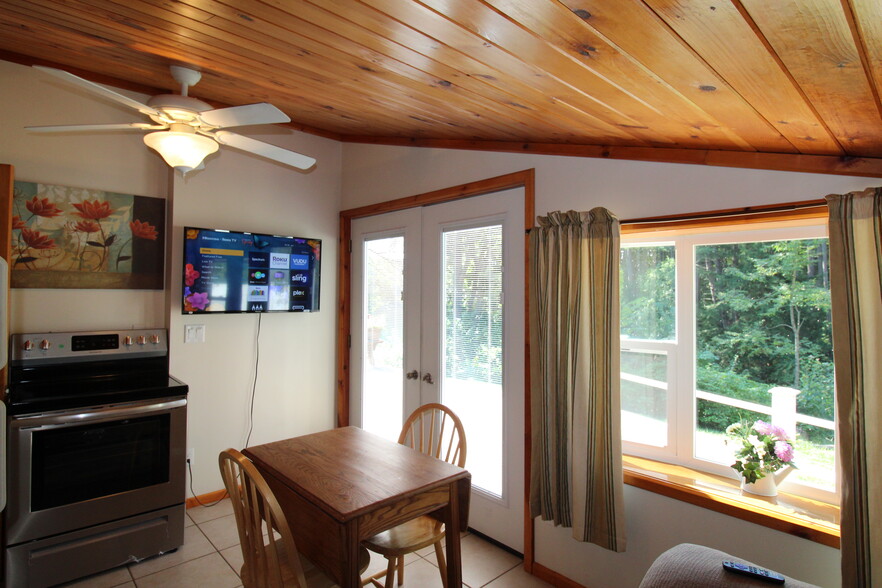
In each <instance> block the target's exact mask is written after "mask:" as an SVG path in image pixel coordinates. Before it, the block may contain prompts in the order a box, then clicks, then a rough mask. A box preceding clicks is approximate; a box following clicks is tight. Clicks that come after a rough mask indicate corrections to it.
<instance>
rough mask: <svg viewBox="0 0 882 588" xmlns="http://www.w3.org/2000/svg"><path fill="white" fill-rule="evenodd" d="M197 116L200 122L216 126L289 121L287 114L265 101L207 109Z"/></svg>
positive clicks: (239, 125)
mask: <svg viewBox="0 0 882 588" xmlns="http://www.w3.org/2000/svg"><path fill="white" fill-rule="evenodd" d="M199 118H200V119H202V122H204V123H206V124H208V125H211V126H213V127H218V128H225V127H241V126H243V125H268V124H273V123H286V122H291V119H290V118H288V115H287V114H285V113H284V112H282V111H281V110H279V109H278V108H276V107H275V106H273V105H272V104H267V103H266V102H261V103H259V104H246V105H245V106H230V107H229V108H217V109H215V110H208V111H206V112H200V113H199Z"/></svg>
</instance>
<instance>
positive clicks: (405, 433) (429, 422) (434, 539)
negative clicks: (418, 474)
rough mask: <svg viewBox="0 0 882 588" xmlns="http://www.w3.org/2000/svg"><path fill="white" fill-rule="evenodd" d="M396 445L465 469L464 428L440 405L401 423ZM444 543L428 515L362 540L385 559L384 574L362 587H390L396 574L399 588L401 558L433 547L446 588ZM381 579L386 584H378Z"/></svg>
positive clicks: (441, 531) (441, 532) (441, 527)
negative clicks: (402, 424)
mask: <svg viewBox="0 0 882 588" xmlns="http://www.w3.org/2000/svg"><path fill="white" fill-rule="evenodd" d="M398 442H399V443H401V444H402V445H407V446H408V447H411V448H413V449H416V450H417V451H419V452H421V453H425V454H427V455H431V456H432V457H435V458H437V459H442V460H444V461H446V462H447V463H451V464H453V465H456V466H459V467H465V461H466V436H465V429H464V428H463V426H462V421H460V420H459V417H458V416H456V414H455V413H454V412H453V411H452V410H450V409H449V408H447V407H446V406H444V405H443V404H426V405H423V406H421V407H419V408H418V409H417V410H415V411H414V412H413V414H411V415H410V417H408V419H407V421H406V422H405V423H404V427H402V429H401V435H399V437H398ZM443 541H444V523H442V522H440V521H438V520H435V519H434V518H432V517H430V516H427V515H424V516H420V517H417V518H415V519H412V520H410V521H407V522H406V523H402V524H401V525H398V526H397V527H393V528H391V529H388V530H386V531H383V532H382V533H378V534H377V535H374V536H373V537H371V538H370V539H367V540H366V541H364V542H363V545H365V546H366V547H367V548H368V549H370V550H371V551H373V552H376V553H379V554H380V555H382V556H384V557H385V558H386V560H387V562H388V565H387V566H386V570H385V571H383V572H380V573H377V574H374V575H373V576H370V577H369V578H367V579H365V580H364V581H363V582H362V585H364V586H366V585H368V584H372V585H374V586H377V587H379V588H392V585H393V583H394V578H395V577H396V573H397V577H398V585H399V586H401V585H402V584H403V583H404V556H405V555H407V554H408V553H413V552H415V551H419V550H420V549H423V548H424V547H428V546H429V545H434V546H435V556H436V557H437V558H438V569H439V570H440V571H441V582H442V584H443V585H444V588H447V562H446V560H445V559H444V551H443V549H442V546H443ZM384 576H385V577H386V582H385V585H383V584H380V582H379V581H378V580H379V579H380V578H382V577H384Z"/></svg>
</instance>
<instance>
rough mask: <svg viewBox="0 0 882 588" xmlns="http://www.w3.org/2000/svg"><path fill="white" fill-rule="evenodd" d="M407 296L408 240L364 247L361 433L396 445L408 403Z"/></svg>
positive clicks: (375, 242) (381, 241)
mask: <svg viewBox="0 0 882 588" xmlns="http://www.w3.org/2000/svg"><path fill="white" fill-rule="evenodd" d="M403 292H404V237H403V236H395V237H386V238H381V239H373V240H368V241H365V243H364V297H363V300H362V303H363V305H364V308H363V309H362V311H363V315H362V316H363V317H364V320H363V321H362V330H361V344H362V349H363V350H364V359H363V361H362V374H361V376H362V386H363V388H362V427H363V428H364V429H365V430H367V431H370V432H372V433H376V434H377V435H381V436H383V437H386V438H387V439H391V440H392V441H397V440H398V434H399V432H400V429H401V410H400V407H401V406H403V403H404V381H403V379H402V377H401V374H402V373H403V372H404V299H403V295H402V294H403ZM391 407H399V408H398V409H397V410H390V408H391Z"/></svg>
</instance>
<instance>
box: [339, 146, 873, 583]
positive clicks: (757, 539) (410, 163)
mask: <svg viewBox="0 0 882 588" xmlns="http://www.w3.org/2000/svg"><path fill="white" fill-rule="evenodd" d="M528 168H535V169H536V212H537V214H539V215H542V214H545V213H547V212H549V211H552V210H569V209H575V210H588V209H590V208H592V207H595V206H605V207H607V208H609V209H610V210H611V211H613V213H615V214H616V215H617V216H618V217H619V218H620V219H630V218H639V217H648V216H657V215H667V214H676V213H683V212H692V211H700V210H716V209H724V208H737V207H742V206H749V205H757V204H770V203H776V202H794V201H800V200H810V199H815V198H822V197H823V196H825V195H826V194H828V193H833V192H848V191H851V190H858V189H863V188H865V187H867V186H870V185H879V184H880V183H882V182H880V180H878V179H872V178H854V177H845V176H827V175H817V174H797V173H787V172H771V171H755V170H740V169H729V168H712V167H706V166H694V165H678V164H665V163H648V162H629V161H613V160H603V159H586V158H576V157H550V156H538V155H522V154H505V153H480V152H473V151H445V150H437V149H420V148H405V147H385V146H370V145H356V144H347V145H345V146H344V157H343V207H344V208H353V207H356V206H363V205H366V204H371V203H376V202H381V201H384V200H390V199H393V198H400V197H403V196H410V195H414V194H420V193H424V192H428V191H432V190H437V189H440V188H445V187H449V186H454V185H458V184H463V183H466V182H472V181H477V180H482V179H485V178H489V177H493V176H497V175H501V174H505V173H510V172H514V171H519V170H523V169H528ZM625 507H626V513H625V514H626V517H627V521H628V522H627V533H628V549H627V551H626V552H625V553H623V554H615V553H611V552H608V551H605V550H603V549H600V548H598V547H595V546H592V545H588V544H583V543H578V542H576V541H574V540H572V539H571V538H570V530H569V529H563V528H559V527H557V528H556V527H554V526H553V525H552V524H550V523H543V522H538V523H537V524H536V561H537V562H538V563H540V564H542V565H544V566H546V567H548V568H550V569H552V570H554V571H556V572H558V573H561V574H563V575H564V576H567V577H569V578H571V579H573V580H575V581H577V582H579V583H581V584H583V585H585V586H588V587H589V588H626V587H629V586H636V585H637V584H639V580H640V578H641V577H642V575H643V573H644V572H645V571H646V569H647V568H648V567H649V565H650V564H651V563H652V561H653V560H654V559H655V557H656V556H658V555H659V554H660V553H661V552H662V551H664V550H665V549H667V548H669V547H672V546H673V545H676V544H678V543H681V542H694V543H701V544H704V545H708V546H711V547H715V548H718V549H722V550H724V551H728V552H730V553H733V554H737V555H739V556H742V557H745V558H748V559H752V560H754V561H755V562H757V563H759V564H761V565H765V566H768V567H771V568H775V569H777V570H779V571H781V572H783V573H785V574H788V575H791V576H794V577H796V578H800V579H805V580H808V581H811V582H813V583H815V584H819V585H822V586H825V587H831V588H832V587H836V586H839V585H840V581H839V552H838V551H837V550H835V549H831V548H829V547H825V546H822V545H820V544H818V543H814V542H811V541H806V540H803V539H799V538H797V537H794V536H792V535H787V534H784V533H780V532H777V531H773V530H770V529H768V528H766V527H761V526H758V525H754V524H752V523H747V522H744V521H741V520H739V519H736V518H733V517H729V516H726V515H722V514H719V513H715V512H712V511H709V510H706V509H702V508H698V507H695V506H691V505H689V504H687V503H684V502H680V501H676V500H672V499H669V498H665V497H662V496H659V495H657V494H654V493H651V492H646V491H643V490H639V489H637V488H632V487H626V489H625Z"/></svg>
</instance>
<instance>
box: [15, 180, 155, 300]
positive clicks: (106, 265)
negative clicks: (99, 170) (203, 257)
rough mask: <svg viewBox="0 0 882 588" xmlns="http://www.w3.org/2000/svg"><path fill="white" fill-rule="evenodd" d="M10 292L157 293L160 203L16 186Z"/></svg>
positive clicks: (86, 191) (74, 190) (111, 194)
mask: <svg viewBox="0 0 882 588" xmlns="http://www.w3.org/2000/svg"><path fill="white" fill-rule="evenodd" d="M12 206H13V212H12V214H13V217H12V263H13V268H12V287H13V288H126V289H148V290H161V289H162V288H163V273H164V272H163V262H164V260H165V200H163V199H162V198H149V197H146V196H134V195H131V194H117V193H114V192H103V191H100V190H89V189H86V188H72V187H69V186H56V185H51V184H39V183H34V182H15V185H14V198H13V204H12Z"/></svg>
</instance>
